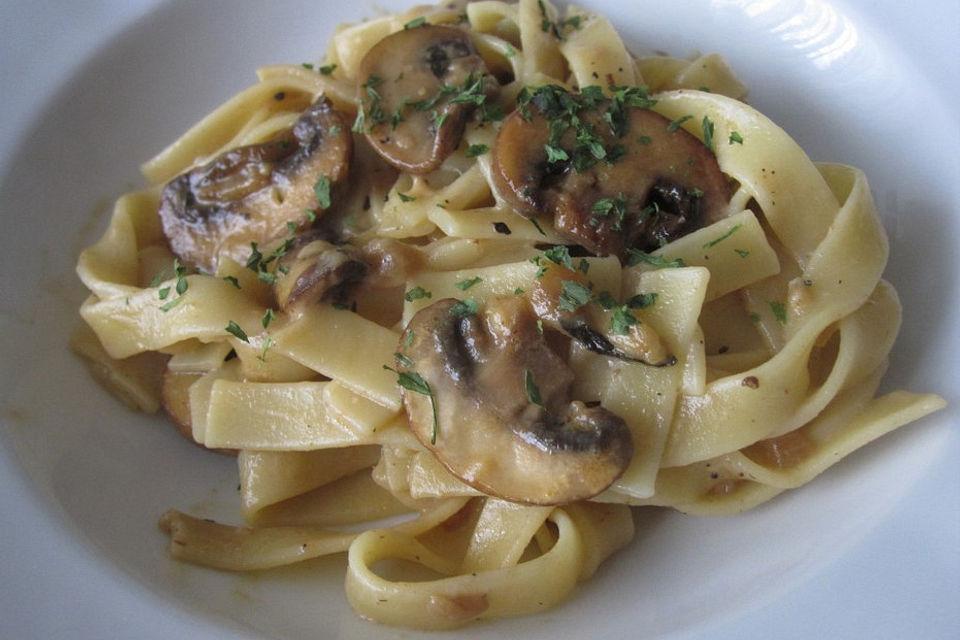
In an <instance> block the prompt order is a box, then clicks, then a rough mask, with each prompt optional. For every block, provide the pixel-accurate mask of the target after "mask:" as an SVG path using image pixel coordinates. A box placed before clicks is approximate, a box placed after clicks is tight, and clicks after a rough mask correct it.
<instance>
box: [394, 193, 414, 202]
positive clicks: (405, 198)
mask: <svg viewBox="0 0 960 640" xmlns="http://www.w3.org/2000/svg"><path fill="white" fill-rule="evenodd" d="M397 197H399V198H400V200H401V202H413V201H414V200H416V198H415V197H414V196H408V195H407V194H405V193H400V192H399V191H397Z"/></svg>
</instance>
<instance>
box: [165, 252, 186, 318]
mask: <svg viewBox="0 0 960 640" xmlns="http://www.w3.org/2000/svg"><path fill="white" fill-rule="evenodd" d="M173 274H174V275H175V276H176V277H177V283H176V285H174V290H175V291H176V292H177V297H176V298H174V299H173V300H169V301H167V302H166V303H164V304H162V305H160V311H163V312H164V313H166V312H167V311H170V309H173V308H174V307H175V306H177V305H178V304H180V302H182V301H183V294H185V293H186V292H187V288H188V287H189V286H190V282H189V281H188V280H187V270H186V269H185V268H184V266H183V265H182V264H180V260H178V259H176V258H174V260H173ZM169 296H170V287H163V288H162V289H160V290H159V291H158V292H157V297H159V298H160V299H161V300H166V299H167V298H168V297H169Z"/></svg>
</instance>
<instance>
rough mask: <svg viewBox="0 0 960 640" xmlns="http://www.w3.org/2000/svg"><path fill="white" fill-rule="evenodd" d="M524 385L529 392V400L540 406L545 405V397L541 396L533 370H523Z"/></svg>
mask: <svg viewBox="0 0 960 640" xmlns="http://www.w3.org/2000/svg"><path fill="white" fill-rule="evenodd" d="M523 387H524V390H525V391H526V392H527V400H529V401H530V403H531V404H535V405H537V406H538V407H542V406H543V398H541V397H540V388H539V387H538V386H537V383H536V382H534V380H533V372H532V371H530V369H526V370H525V371H524V372H523Z"/></svg>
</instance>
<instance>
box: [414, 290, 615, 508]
mask: <svg viewBox="0 0 960 640" xmlns="http://www.w3.org/2000/svg"><path fill="white" fill-rule="evenodd" d="M397 360H398V371H399V372H400V382H401V385H402V386H403V387H404V391H403V399H404V405H405V407H406V410H407V415H408V417H409V422H410V428H411V430H412V431H413V433H414V435H416V437H417V438H418V439H419V440H420V441H421V442H422V443H423V444H424V445H425V446H426V447H427V448H428V449H430V450H431V451H432V452H433V453H434V455H435V456H436V457H437V459H438V460H439V461H440V462H441V463H442V464H443V465H445V466H446V467H447V468H448V469H449V470H450V471H451V473H453V474H454V475H456V476H457V477H459V478H460V479H462V480H463V481H464V482H466V483H467V484H469V485H471V486H473V487H475V488H476V489H479V490H480V491H483V492H484V493H486V494H488V495H494V496H498V497H501V498H504V499H506V500H511V501H513V502H520V503H524V504H563V503H567V502H573V501H575V500H582V499H585V498H589V497H591V496H594V495H596V494H598V493H600V492H601V491H603V490H604V489H606V488H607V487H608V486H610V484H611V483H613V481H614V480H616V479H617V477H619V476H620V474H621V473H623V470H624V469H625V468H626V466H627V465H628V464H629V462H630V459H631V457H632V455H633V441H632V439H631V436H630V431H629V430H628V429H627V426H626V424H625V423H624V421H623V420H622V419H621V418H619V417H618V416H616V415H614V414H612V413H610V412H609V411H607V410H606V409H603V408H601V407H588V406H586V405H585V404H584V403H582V402H579V401H571V399H570V387H571V384H572V383H573V373H572V371H571V370H570V368H569V367H568V366H567V365H566V363H565V362H564V361H563V360H561V359H560V358H559V357H558V356H557V355H556V354H555V353H554V352H553V351H551V350H550V348H549V346H548V345H547V342H546V340H545V338H544V336H543V335H542V334H541V333H540V331H539V329H538V326H537V317H536V315H535V314H534V313H533V310H532V308H531V307H530V304H529V302H527V300H526V299H525V298H523V297H521V296H516V297H510V298H502V299H497V300H494V301H491V302H489V303H488V304H487V306H486V308H485V310H484V311H483V312H482V313H479V314H478V313H473V312H472V309H470V308H469V307H468V306H467V305H465V304H464V303H462V302H459V301H457V300H452V299H445V300H440V301H438V302H436V303H434V304H432V305H430V306H428V307H426V308H424V309H422V310H421V311H419V312H418V313H417V314H416V315H415V316H414V317H413V318H412V319H411V321H410V324H409V325H408V327H407V330H406V332H405V334H404V337H403V338H402V339H401V341H400V351H399V353H398V357H397Z"/></svg>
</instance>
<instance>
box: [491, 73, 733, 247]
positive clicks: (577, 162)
mask: <svg viewBox="0 0 960 640" xmlns="http://www.w3.org/2000/svg"><path fill="white" fill-rule="evenodd" d="M592 89H597V88H596V87H593V88H592ZM649 103H650V101H649V100H647V99H646V97H645V96H643V95H642V94H641V93H639V90H617V91H615V92H614V95H613V96H612V97H606V96H604V95H603V94H601V93H600V92H599V91H590V92H585V93H583V94H571V93H568V92H567V91H565V90H564V89H562V88H560V87H555V86H546V87H539V88H538V89H536V90H534V91H533V92H528V93H526V94H523V95H522V96H521V99H520V101H519V105H520V106H519V108H518V109H517V110H516V111H514V112H513V113H512V114H511V115H510V116H508V117H507V119H506V120H505V122H504V124H503V127H502V128H501V130H500V132H499V134H498V136H497V142H496V145H495V147H494V154H493V178H494V182H495V184H496V186H497V190H498V192H499V193H500V194H501V196H502V197H503V198H504V199H505V200H506V201H507V202H508V203H509V204H510V205H511V206H513V207H514V208H515V209H516V210H517V211H518V212H519V213H520V214H522V215H524V216H527V217H534V216H538V215H541V214H551V215H553V222H554V227H555V228H556V230H557V231H559V232H560V233H561V234H563V235H564V236H565V237H567V238H569V239H570V240H571V241H573V242H576V243H577V244H579V245H581V246H583V247H584V248H586V249H587V250H588V251H590V252H592V253H595V254H597V255H617V256H621V257H622V256H623V255H624V253H625V252H626V250H628V249H640V250H642V251H651V250H653V249H656V248H658V247H660V246H662V245H663V244H666V243H668V242H671V241H673V240H675V239H676V238H678V237H680V236H682V235H685V234H687V233H689V232H690V231H693V230H695V229H697V228H699V227H700V226H703V225H704V224H707V223H710V222H713V221H715V220H717V219H719V217H721V215H722V213H723V209H724V206H725V204H726V203H727V201H728V200H729V194H728V186H727V180H726V178H725V177H724V175H723V173H722V172H721V171H720V167H719V166H718V165H717V160H716V157H715V156H714V154H713V153H712V152H711V151H710V149H708V148H707V147H706V146H704V144H703V143H702V142H700V141H699V140H698V139H697V138H696V137H694V136H693V135H691V134H690V133H688V132H687V131H685V130H684V129H683V128H682V127H679V126H677V124H676V123H671V122H670V121H669V120H667V119H666V118H664V117H663V116H661V115H659V114H657V113H655V112H653V111H650V110H649V109H648V108H645V107H646V106H647V105H648V104H649Z"/></svg>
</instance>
